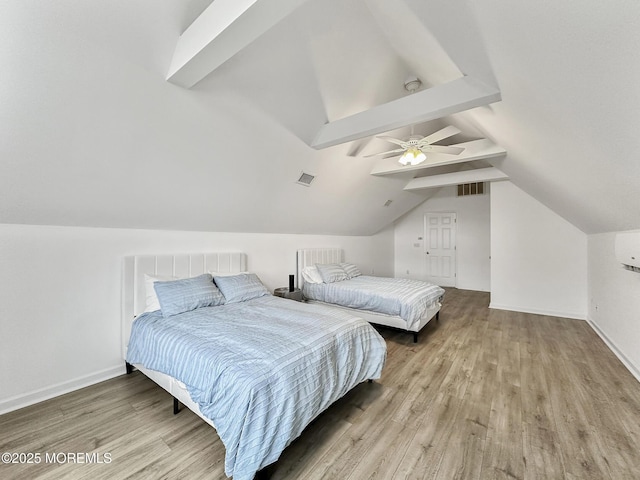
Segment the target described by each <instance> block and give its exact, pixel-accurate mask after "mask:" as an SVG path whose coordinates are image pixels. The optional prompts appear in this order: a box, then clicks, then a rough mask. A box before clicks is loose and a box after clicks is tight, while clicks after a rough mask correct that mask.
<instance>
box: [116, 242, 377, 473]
mask: <svg viewBox="0 0 640 480" xmlns="http://www.w3.org/2000/svg"><path fill="white" fill-rule="evenodd" d="M213 272H215V273H213ZM208 273H213V279H214V280H215V282H217V283H214V282H213V281H212V280H211V277H210V276H208V275H205V277H206V278H208V279H209V280H207V281H205V280H202V275H203V274H208ZM234 274H235V275H234ZM145 276H152V277H162V276H164V277H175V278H189V277H198V276H200V279H201V280H199V281H201V282H204V283H205V288H206V289H211V288H212V287H211V284H213V285H214V289H215V290H218V289H219V292H218V293H220V292H221V298H222V299H223V301H222V303H221V304H220V303H218V304H215V305H214V304H208V305H203V306H202V307H195V308H193V309H191V310H189V311H181V312H179V313H177V314H171V315H165V314H166V313H167V311H166V310H164V308H165V307H164V305H166V304H163V302H162V299H161V298H160V297H161V291H160V290H159V285H158V284H157V283H155V284H153V283H151V288H152V289H154V290H155V292H156V293H157V297H158V298H157V300H160V305H162V307H161V309H160V310H155V311H150V309H149V308H148V299H147V294H148V292H147V290H148V289H149V279H148V278H147V277H145ZM252 276H253V275H252V274H248V273H247V256H246V255H245V254H244V253H228V252H224V253H195V254H180V255H143V256H134V257H126V258H125V259H124V266H123V282H122V285H123V290H122V320H121V322H122V355H123V358H124V359H125V362H127V360H128V359H132V360H131V361H130V363H126V365H127V372H128V373H131V372H132V370H133V368H137V369H138V370H140V371H141V372H142V373H143V374H145V375H146V376H147V377H149V378H150V379H151V380H153V381H154V382H156V383H157V384H158V385H160V386H161V387H162V388H164V389H165V390H166V391H168V392H169V393H170V394H171V395H172V396H173V397H174V413H177V412H178V411H179V403H182V404H183V405H185V406H186V407H188V408H189V409H190V410H192V411H193V412H195V413H196V414H197V415H198V416H199V417H200V418H202V419H203V420H204V421H205V422H207V423H208V424H210V425H212V426H214V428H216V430H217V432H218V435H219V436H220V438H221V440H222V441H223V443H224V445H225V448H226V457H225V472H226V473H227V475H228V476H233V478H234V479H238V480H244V479H247V480H248V479H252V478H253V477H254V475H255V473H256V472H257V471H258V470H259V469H262V468H264V467H266V466H267V465H269V464H271V463H273V462H275V461H276V460H277V458H278V456H279V455H280V453H281V451H282V449H284V448H285V447H286V445H288V443H290V442H291V441H293V439H295V438H296V437H297V436H298V435H300V433H301V432H302V429H304V428H305V427H306V425H308V424H309V423H310V422H311V421H312V420H313V419H314V418H315V417H316V416H317V415H319V413H321V412H322V411H324V410H325V409H326V408H328V407H329V406H330V405H331V404H332V403H333V402H335V401H336V400H337V399H338V398H340V397H341V396H342V395H344V394H345V393H346V392H347V391H349V390H351V388H353V387H355V386H356V385H357V384H359V383H361V382H363V381H366V380H373V379H377V378H379V377H380V374H381V372H382V367H383V366H384V362H385V359H386V344H385V342H384V339H382V337H380V335H379V334H378V333H377V332H376V331H375V330H374V329H372V328H371V326H370V325H368V324H367V323H366V322H365V321H363V320H362V319H361V318H355V317H353V316H351V315H346V314H344V313H340V312H336V311H335V310H331V309H327V308H325V307H321V306H317V305H315V306H314V305H308V304H305V303H301V302H295V301H292V300H287V299H283V298H279V297H275V296H273V295H271V294H270V293H269V292H268V291H266V289H264V292H263V293H261V294H260V295H258V296H253V297H251V298H248V299H240V300H235V301H231V300H230V299H231V298H232V297H231V296H230V295H228V292H229V291H228V290H227V291H225V289H224V288H223V286H224V283H225V282H230V283H229V284H232V285H234V289H235V290H233V292H237V291H238V288H237V285H236V284H234V282H236V281H237V282H240V283H242V282H245V283H250V282H249V281H248V280H244V278H246V279H248V278H249V277H252ZM223 277H224V278H223ZM240 278H243V279H242V280H241V279H240ZM192 279H193V278H189V280H192ZM255 279H257V283H258V284H259V285H260V287H262V288H264V286H263V285H261V284H260V282H259V279H258V278H257V277H255ZM169 283H171V284H172V285H171V287H173V286H174V284H176V283H180V282H179V281H177V282H169ZM166 285H167V284H166V283H165V287H166ZM216 285H217V287H216ZM252 288H253V285H252ZM252 292H253V290H252ZM174 293H175V292H172V295H174ZM178 297H179V296H178ZM171 298H175V297H171ZM184 298H186V297H184ZM225 300H226V301H225ZM145 310H146V311H145ZM134 322H135V325H134ZM159 324H162V326H161V328H163V330H154V329H155V328H156V325H159ZM195 324H199V325H202V324H205V328H210V326H213V328H212V329H211V331H208V332H205V336H203V337H200V336H196V339H197V341H196V344H195V345H196V347H195V348H191V347H190V346H189V345H188V344H187V346H186V347H185V346H184V345H185V343H184V339H185V337H187V336H193V335H192V334H193V333H194V331H193V330H191V329H193V328H195V326H194V325H195ZM167 326H168V327H169V330H171V331H172V332H173V330H176V331H177V334H178V335H181V334H183V333H184V336H183V337H178V338H177V340H176V341H177V342H178V343H168V344H165V343H162V342H164V341H165V340H164V339H165V338H167V337H170V336H171V335H168V333H169V332H168V330H166V328H167ZM198 328H199V327H198ZM181 329H184V331H183V330H181ZM142 332H148V336H143V335H142ZM172 335H173V333H172ZM170 341H173V340H170ZM203 345H204V347H203ZM176 352H177V353H176ZM167 354H168V355H171V354H175V356H174V357H166V358H163V359H162V360H161V361H157V360H155V359H156V358H160V357H163V356H164V355H167ZM139 358H145V360H135V361H134V360H133V359H139ZM149 358H151V360H147V359H149ZM329 359H330V360H329ZM140 362H145V365H146V366H145V365H143V364H142V363H140ZM147 362H148V363H147ZM154 362H157V363H154ZM334 362H335V364H334ZM161 365H171V366H172V367H171V368H173V366H175V365H179V368H177V369H176V371H183V370H188V371H189V373H186V374H185V377H184V382H186V383H188V384H190V385H193V386H194V387H187V385H185V383H183V381H181V380H179V379H178V378H176V377H180V374H179V373H175V374H174V373H173V371H171V374H169V373H162V372H161V371H159V370H162V368H160V366H161ZM338 365H343V366H344V368H342V367H340V368H338V369H337V366H338ZM336 369H337V370H340V372H336ZM168 370H171V369H170V368H169V369H168ZM192 372H197V373H192ZM229 372H231V373H229ZM172 374H174V375H175V376H172ZM194 375H195V376H198V377H207V378H209V377H210V378H211V380H207V381H208V382H209V384H208V385H207V386H206V387H203V386H202V384H200V383H191V381H190V380H189V379H192V378H193V376H194ZM194 388H195V390H194ZM190 392H191V393H190ZM198 392H205V393H203V394H202V395H201V396H200V398H199V399H198V395H199V393H198ZM194 394H195V395H196V396H195V397H193V398H194V399H196V401H194V400H193V399H192V395H194ZM203 398H207V399H208V400H205V401H204V403H202V402H203ZM291 398H296V399H297V400H296V402H294V403H293V404H291V402H290V400H291ZM216 409H218V410H219V411H217V410H216ZM203 412H205V413H203ZM207 412H208V415H207ZM264 419H266V420H264ZM216 424H218V425H216Z"/></svg>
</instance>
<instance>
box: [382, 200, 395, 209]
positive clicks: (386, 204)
mask: <svg viewBox="0 0 640 480" xmlns="http://www.w3.org/2000/svg"><path fill="white" fill-rule="evenodd" d="M391 202H393V200H387V201H386V202H384V206H385V207H388V206H389V205H391Z"/></svg>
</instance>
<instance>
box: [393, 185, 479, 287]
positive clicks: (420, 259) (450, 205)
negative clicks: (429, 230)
mask: <svg viewBox="0 0 640 480" xmlns="http://www.w3.org/2000/svg"><path fill="white" fill-rule="evenodd" d="M427 212H455V213H456V214H457V220H458V223H457V231H456V246H457V268H458V276H457V288H461V289H466V290H480V291H485V292H488V291H489V290H490V276H491V275H490V260H489V255H490V251H491V247H490V243H491V241H490V226H489V225H490V219H489V217H490V201H489V195H486V194H485V195H475V196H468V197H458V196H457V194H456V187H444V188H442V189H440V190H439V191H438V193H436V194H435V195H434V196H433V197H431V198H429V199H428V200H427V201H425V202H424V203H422V204H421V205H419V206H418V207H416V208H414V209H413V210H412V211H410V212H409V213H408V214H406V215H404V216H403V217H402V218H401V219H400V220H398V221H396V223H395V276H396V277H404V278H416V279H423V278H424V274H425V271H424V239H423V240H420V239H419V237H424V215H425V213H427ZM416 244H418V246H417V247H416V246H415V245H416ZM407 271H409V273H407Z"/></svg>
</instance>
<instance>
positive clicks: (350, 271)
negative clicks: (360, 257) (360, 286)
mask: <svg viewBox="0 0 640 480" xmlns="http://www.w3.org/2000/svg"><path fill="white" fill-rule="evenodd" d="M340 266H341V267H342V269H343V270H344V272H345V273H346V274H347V277H349V279H351V278H355V277H359V276H360V275H362V272H361V271H360V269H359V268H358V267H356V266H355V265H354V264H353V263H341V264H340Z"/></svg>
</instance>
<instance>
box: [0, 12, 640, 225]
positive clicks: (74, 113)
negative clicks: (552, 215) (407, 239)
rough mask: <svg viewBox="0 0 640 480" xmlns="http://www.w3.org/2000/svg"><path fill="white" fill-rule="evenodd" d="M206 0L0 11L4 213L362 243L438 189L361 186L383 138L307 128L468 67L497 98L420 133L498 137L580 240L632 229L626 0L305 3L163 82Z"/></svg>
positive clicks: (527, 182)
mask: <svg viewBox="0 0 640 480" xmlns="http://www.w3.org/2000/svg"><path fill="white" fill-rule="evenodd" d="M260 1H268V0H260ZM210 3H211V1H208V0H188V1H185V0H164V1H163V2H157V1H153V0H136V1H135V2H131V1H129V0H93V1H91V2H73V1H70V0H67V1H57V2H50V1H46V0H40V1H29V2H24V1H22V0H7V1H4V2H1V3H0V26H1V27H2V28H0V61H2V64H3V75H2V79H0V105H1V108H0V127H1V128H0V139H1V141H0V156H1V160H0V191H1V192H2V193H0V195H1V197H2V201H1V202H0V222H2V223H26V224H54V225H85V226H106V227H124V228H160V229H180V230H208V231H244V232H282V233H331V234H348V235H367V234H372V233H375V232H377V231H379V230H380V229H382V228H384V227H385V226H386V225H388V224H389V223H391V222H393V221H394V220H395V219H396V218H398V217H400V216H401V215H403V214H404V213H406V212H407V211H409V210H410V209H412V208H413V207H415V206H416V205H418V204H420V203H421V202H423V201H424V200H425V199H426V198H428V196H429V195H430V194H431V193H430V192H431V191H430V190H424V191H420V192H419V193H411V192H405V191H403V187H404V186H405V185H406V183H407V181H408V180H410V179H411V178H413V177H414V176H416V174H415V172H408V173H406V174H400V175H396V176H390V177H376V176H372V175H369V172H370V171H371V169H372V166H373V163H374V162H375V159H364V158H362V154H366V153H374V152H375V151H379V148H380V147H382V148H386V145H383V144H381V143H380V140H377V139H370V138H364V139H361V140H357V141H354V142H349V143H346V144H343V145H338V146H335V147H330V148H327V149H324V150H320V151H316V150H314V149H312V148H311V147H309V145H310V143H311V141H312V139H313V137H314V135H315V134H316V132H317V131H318V129H319V128H320V127H321V126H322V125H323V124H324V123H325V122H327V121H333V120H336V119H340V118H343V117H346V116H349V115H352V114H354V113H357V112H360V111H364V110H367V109H369V108H371V107H373V106H376V105H380V104H382V103H385V102H388V101H392V100H395V99H397V98H400V97H402V96H404V95H407V92H406V91H405V90H404V88H403V84H404V80H405V79H406V78H407V77H408V76H410V75H417V76H418V77H420V78H421V80H422V81H423V82H424V84H425V86H426V87H430V86H436V85H440V84H442V83H446V82H447V81H450V80H452V79H454V78H456V77H459V76H461V75H473V76H476V77H477V78H481V79H482V80H483V81H485V82H488V83H492V84H495V85H497V86H499V88H500V90H501V92H502V98H503V100H502V102H500V103H496V104H493V105H491V106H489V107H481V108H477V109H474V110H471V111H469V112H465V113H461V114H456V115H454V116H452V117H451V118H445V119H441V120H436V121H432V122H429V123H427V124H421V125H416V126H415V130H416V132H417V133H425V134H426V133H430V132H433V131H435V130H437V129H439V128H440V127H442V126H444V125H447V124H448V123H453V124H456V125H458V126H459V127H460V128H461V129H462V130H463V133H464V134H463V135H459V136H458V137H460V138H453V139H452V140H453V142H460V141H466V140H469V139H474V138H480V137H487V138H489V139H491V140H493V141H495V142H496V143H498V144H499V145H501V146H502V147H505V148H506V150H507V152H509V153H508V155H507V157H506V158H504V159H502V160H498V161H494V160H492V161H491V163H493V164H495V165H496V166H497V167H498V168H500V169H501V170H503V171H504V172H505V173H507V174H508V175H509V176H510V177H511V179H512V181H513V182H514V183H516V184H517V185H519V186H520V187H521V188H523V189H524V190H525V191H527V192H529V193H530V194H532V195H534V196H535V197H536V198H538V199H539V200H540V201H542V202H543V203H545V204H546V205H548V206H549V207H550V208H552V209H553V210H555V211H557V212H558V213H559V214H561V215H562V216H564V217H565V218H567V219H568V220H569V221H571V222H572V223H574V224H575V225H576V226H578V227H579V228H581V229H582V230H584V231H585V232H599V231H610V230H623V229H630V228H638V226H640V209H638V208H637V207H636V206H637V205H638V204H639V200H640V197H639V196H638V190H637V189H636V188H635V183H636V182H637V180H638V179H639V178H640V170H639V165H640V162H638V161H637V160H636V159H635V158H636V155H637V154H636V153H635V152H636V151H637V149H636V148H635V147H638V146H639V145H638V143H639V142H638V140H637V138H636V137H635V136H632V135H631V129H633V128H634V127H635V126H637V125H638V124H639V122H638V120H639V118H638V111H639V110H638V108H637V107H638V103H639V102H638V100H639V98H638V87H637V85H638V84H639V83H638V80H639V76H640V75H639V74H640V66H639V65H638V62H635V61H634V60H633V59H635V52H636V51H637V48H638V43H639V39H640V34H639V33H637V32H640V29H638V27H639V25H638V19H639V18H640V11H639V5H637V2H633V1H622V2H618V5H617V6H616V9H615V11H609V10H607V9H606V7H605V6H603V5H600V4H599V3H596V2H595V1H589V2H587V3H588V4H590V6H589V8H587V7H586V6H585V3H584V2H577V1H568V2H560V3H562V5H556V4H549V3H548V2H543V3H540V2H538V3H536V2H530V4H527V5H524V4H518V5H517V7H516V6H514V5H513V4H512V3H511V2H498V1H495V0H494V1H487V0H480V1H476V2H467V1H462V0H452V1H448V2H439V1H436V0H430V1H424V0H351V1H339V0H309V1H308V2H307V3H305V4H304V5H303V6H302V7H300V8H298V9H297V10H296V11H295V12H294V13H293V14H291V15H290V16H289V17H287V18H285V19H284V20H283V21H281V22H280V23H278V24H277V25H276V26H275V27H274V28H272V29H271V30H269V31H268V32H266V33H265V34H264V35H262V36H261V37H260V38H259V39H258V40H257V41H255V42H253V43H252V44H250V45H249V46H248V47H247V48H245V49H243V50H242V51H240V52H239V53H238V54H237V55H235V56H234V57H232V58H231V59H230V60H228V61H227V62H225V63H224V64H223V65H221V66H220V67H219V68H218V69H217V70H215V71H214V72H213V73H211V74H210V75H209V76H207V77H206V78H205V79H204V80H202V81H201V82H199V83H198V84H197V85H196V86H195V87H193V88H191V89H184V88H181V87H178V86H175V85H172V84H170V83H168V82H166V81H165V77H166V73H167V71H168V67H169V64H170V62H171V57H172V54H173V50H174V48H175V45H176V41H177V38H178V36H179V35H180V33H182V32H183V31H184V29H185V28H186V27H187V26H188V25H189V24H190V23H191V22H192V21H193V20H194V19H195V18H196V17H197V16H198V15H199V14H200V13H201V12H202V11H203V10H204V9H205V8H206V7H208V6H209V4H210ZM611 10H613V9H611ZM634 130H635V129H634ZM391 133H392V134H394V135H397V136H402V135H406V134H408V128H404V129H400V130H398V131H396V132H391ZM634 133H635V132H634ZM302 171H305V172H308V173H311V174H314V175H316V179H315V180H314V182H313V184H312V186H311V187H304V186H301V185H298V184H296V183H295V181H296V180H297V179H298V177H299V175H300V173H301V172H302ZM420 175H424V173H422V174H420ZM389 199H390V200H393V202H392V204H391V205H390V206H389V207H384V206H383V205H384V203H385V202H386V201H387V200H389Z"/></svg>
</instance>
